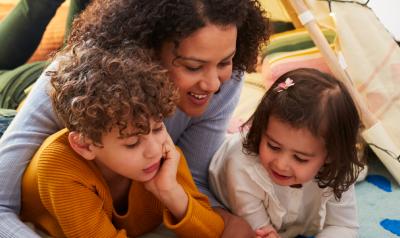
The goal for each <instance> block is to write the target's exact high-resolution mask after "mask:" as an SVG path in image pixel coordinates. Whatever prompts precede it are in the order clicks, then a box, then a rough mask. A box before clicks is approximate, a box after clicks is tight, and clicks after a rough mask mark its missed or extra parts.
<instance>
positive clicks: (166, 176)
mask: <svg viewBox="0 0 400 238" xmlns="http://www.w3.org/2000/svg"><path fill="white" fill-rule="evenodd" d="M179 158H180V154H179V152H178V151H177V150H176V148H175V145H174V143H173V142H172V139H171V137H170V136H169V135H168V138H167V140H166V142H165V143H164V145H163V158H162V159H161V160H162V161H161V163H162V164H161V166H160V169H159V170H158V172H157V174H156V175H155V176H154V177H153V178H152V179H151V180H149V181H147V182H145V188H146V189H147V190H149V191H150V192H151V193H153V194H154V195H155V196H156V197H157V198H158V199H160V200H161V198H162V194H163V193H166V192H168V191H171V190H174V189H175V188H176V187H177V186H180V185H179V184H178V182H177V180H176V173H177V170H178V165H179Z"/></svg>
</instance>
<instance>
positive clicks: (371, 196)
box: [356, 158, 400, 238]
mask: <svg viewBox="0 0 400 238" xmlns="http://www.w3.org/2000/svg"><path fill="white" fill-rule="evenodd" d="M368 165H369V171H368V176H367V178H366V179H365V181H362V182H360V183H358V184H357V185H356V193H357V203H358V215H359V221H360V225H361V227H360V238H399V237H400V187H399V185H398V183H397V182H396V181H395V180H394V178H393V177H392V176H391V175H390V174H389V172H388V171H387V170H386V168H385V167H384V165H383V164H382V162H381V161H380V160H379V159H377V158H371V159H369V160H368ZM399 173H400V171H399Z"/></svg>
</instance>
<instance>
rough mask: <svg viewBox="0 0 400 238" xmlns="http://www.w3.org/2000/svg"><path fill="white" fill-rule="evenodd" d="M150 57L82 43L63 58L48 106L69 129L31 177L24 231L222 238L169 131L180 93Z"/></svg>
mask: <svg viewBox="0 0 400 238" xmlns="http://www.w3.org/2000/svg"><path fill="white" fill-rule="evenodd" d="M148 55H149V52H144V51H143V50H140V49H138V48H135V47H130V46H126V47H121V48H120V49H119V50H118V51H117V52H115V51H114V52H107V51H104V50H100V49H98V48H94V47H91V46H90V43H81V44H80V45H77V46H75V47H72V50H71V51H70V52H65V53H64V54H63V55H62V56H61V57H59V59H60V60H59V67H58V71H57V72H50V74H51V76H52V80H51V83H52V89H51V98H52V103H53V105H54V108H55V110H56V113H57V115H58V116H59V117H60V118H61V119H62V121H63V122H64V124H65V126H66V129H64V130H61V131H59V132H57V133H55V134H53V135H52V136H50V137H49V138H48V139H47V140H46V141H45V142H44V143H43V145H42V146H41V147H40V149H39V150H38V151H37V153H36V155H35V156H34V158H33V160H32V162H31V163H30V165H29V166H28V168H27V170H26V171H25V174H24V177H23V183H22V211H21V218H22V219H23V220H24V221H28V222H32V223H34V224H35V225H36V226H37V227H38V228H39V229H41V230H43V231H45V232H46V233H48V234H49V235H51V236H53V237H64V236H67V237H78V236H84V237H127V236H130V237H135V236H138V235H141V234H145V233H147V232H149V231H152V230H154V229H155V228H156V227H157V226H159V224H160V223H161V222H164V224H165V226H166V227H167V228H168V229H170V230H172V231H174V232H175V233H176V234H177V235H178V236H179V237H219V236H220V235H221V234H222V231H223V220H222V218H221V217H220V216H219V215H218V214H217V213H215V212H213V210H212V209H211V207H210V205H209V203H208V199H207V197H206V196H204V195H203V194H201V193H200V192H199V191H198V190H197V188H196V186H195V184H194V182H193V179H192V177H191V174H190V171H189V169H188V166H187V164H186V161H185V159H184V158H183V155H182V153H181V152H178V151H177V150H176V148H175V147H174V145H173V142H172V140H171V139H170V137H169V135H168V133H167V132H166V129H165V127H164V125H163V123H162V119H163V118H165V117H166V116H168V115H170V114H172V113H173V112H174V109H175V103H176V100H177V92H176V89H175V88H174V86H173V83H172V82H170V80H169V79H168V76H167V72H166V71H165V70H163V69H162V68H161V67H160V66H158V65H156V64H154V63H152V60H151V58H150V57H149V56H148Z"/></svg>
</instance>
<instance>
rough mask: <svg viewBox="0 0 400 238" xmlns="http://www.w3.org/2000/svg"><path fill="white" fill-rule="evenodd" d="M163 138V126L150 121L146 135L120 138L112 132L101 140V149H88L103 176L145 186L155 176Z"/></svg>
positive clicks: (161, 152) (164, 135)
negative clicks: (93, 154) (149, 128)
mask: <svg viewBox="0 0 400 238" xmlns="http://www.w3.org/2000/svg"><path fill="white" fill-rule="evenodd" d="M167 138H168V134H167V131H166V129H165V126H164V124H163V123H162V122H155V121H153V120H151V131H150V133H149V134H147V135H138V136H132V137H127V138H121V137H120V135H119V130H118V128H113V129H112V130H111V132H109V133H106V134H104V135H103V136H102V144H103V147H95V146H92V149H93V152H94V153H95V155H96V158H95V162H96V164H97V165H99V167H100V169H101V171H102V172H103V174H104V173H116V174H119V175H122V176H124V177H127V178H130V179H132V180H135V181H139V182H145V181H148V180H150V179H152V178H153V177H154V176H155V174H156V173H157V172H158V170H159V168H160V165H161V164H160V163H161V158H162V156H163V146H164V143H165V142H166V140H167Z"/></svg>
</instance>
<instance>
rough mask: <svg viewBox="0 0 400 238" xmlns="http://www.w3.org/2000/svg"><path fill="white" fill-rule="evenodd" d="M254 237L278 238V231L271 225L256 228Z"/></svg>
mask: <svg viewBox="0 0 400 238" xmlns="http://www.w3.org/2000/svg"><path fill="white" fill-rule="evenodd" d="M256 238H280V236H279V234H278V232H277V231H276V230H275V228H274V227H272V226H271V225H269V226H263V227H261V228H258V229H257V230H256Z"/></svg>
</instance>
